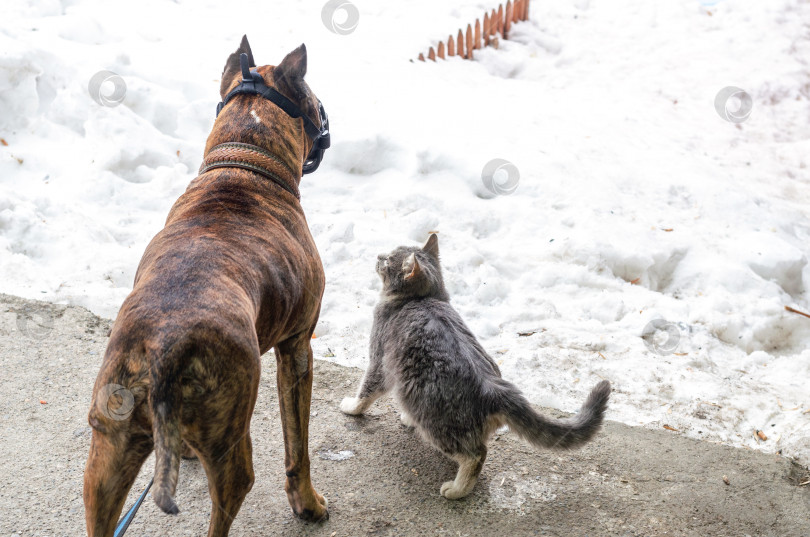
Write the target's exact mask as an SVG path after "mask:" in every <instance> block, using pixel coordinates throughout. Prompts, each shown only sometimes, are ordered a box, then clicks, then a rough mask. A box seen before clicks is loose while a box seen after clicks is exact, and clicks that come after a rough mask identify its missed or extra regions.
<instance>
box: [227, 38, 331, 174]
mask: <svg viewBox="0 0 810 537" xmlns="http://www.w3.org/2000/svg"><path fill="white" fill-rule="evenodd" d="M239 65H240V67H241V68H242V81H241V82H239V85H238V86H236V87H235V88H234V89H233V90H232V91H231V92H230V93H228V94H227V95H226V96H225V99H224V100H223V101H222V102H221V103H219V104H218V105H217V116H219V113H220V112H221V111H222V109H223V108H224V107H225V105H226V104H228V101H230V100H231V99H233V98H234V97H236V96H237V95H259V96H260V97H264V98H265V99H267V100H268V101H270V102H272V103H273V104H275V105H276V106H278V107H279V108H281V109H282V110H283V111H284V113H286V114H287V115H288V116H290V117H292V118H299V117H300V118H301V119H303V120H304V131H305V132H306V133H307V136H309V137H310V138H311V139H312V149H311V150H310V151H309V155H307V158H306V159H304V165H303V167H302V169H301V173H302V174H308V173H312V172H314V171H315V170H317V169H318V166H320V164H321V160H323V153H324V151H326V150H327V149H328V148H329V146H330V144H331V137H330V135H329V116H327V115H326V110H324V108H323V104H322V103H321V101H320V100H319V101H318V115H319V117H320V120H321V126H320V127H318V126H317V125H315V123H314V122H313V121H312V120H311V119H310V118H309V117H308V116H307V115H306V114H304V113H303V112H302V111H301V109H300V108H298V106H297V105H296V104H295V103H294V102H292V101H291V100H289V99H288V98H287V97H285V96H284V95H282V94H281V93H279V92H278V91H276V89H275V88H271V87H270V86H268V85H267V84H265V83H264V79H263V78H262V75H260V74H259V73H257V72H256V70H255V69H254V70H251V69H250V65H249V60H248V55H247V54H245V53H244V52H243V53H242V54H240V55H239Z"/></svg>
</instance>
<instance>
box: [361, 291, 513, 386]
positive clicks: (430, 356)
mask: <svg viewBox="0 0 810 537" xmlns="http://www.w3.org/2000/svg"><path fill="white" fill-rule="evenodd" d="M378 313H379V316H378V317H379V318H378V319H376V320H377V321H378V324H382V323H384V328H383V330H382V333H380V334H379V337H380V338H381V339H382V341H380V343H381V344H382V345H383V347H384V348H386V352H385V354H386V355H389V356H391V357H392V358H393V357H396V358H397V361H398V362H399V363H398V364H396V365H399V366H400V367H401V368H410V369H420V370H421V369H433V370H434V371H433V373H434V374H435V373H441V372H442V371H444V372H446V373H448V374H451V375H454V376H463V377H466V376H468V375H472V376H477V377H483V376H488V375H491V374H494V375H497V376H500V372H499V371H498V367H497V365H495V363H494V361H492V359H491V358H490V357H489V355H487V353H486V352H485V351H484V350H483V348H482V347H481V345H480V344H479V343H478V341H477V340H476V338H475V336H474V335H473V334H472V332H471V331H470V330H469V328H467V325H466V324H465V323H464V321H463V319H462V318H461V316H460V315H459V313H458V312H457V311H456V310H455V309H454V308H453V307H452V306H451V305H450V303H449V302H447V301H445V300H440V299H436V298H431V297H426V298H420V299H414V300H409V301H406V302H403V303H400V304H391V305H389V308H382V309H381V310H378ZM381 328H382V326H381Z"/></svg>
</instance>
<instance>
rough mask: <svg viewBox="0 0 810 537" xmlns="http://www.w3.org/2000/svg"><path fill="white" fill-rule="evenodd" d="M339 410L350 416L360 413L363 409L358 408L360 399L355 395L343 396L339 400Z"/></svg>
mask: <svg viewBox="0 0 810 537" xmlns="http://www.w3.org/2000/svg"><path fill="white" fill-rule="evenodd" d="M340 411H341V412H343V413H344V414H349V415H350V416H357V415H358V414H362V413H363V411H362V410H361V409H360V399H359V398H357V397H345V398H344V399H343V401H341V402H340Z"/></svg>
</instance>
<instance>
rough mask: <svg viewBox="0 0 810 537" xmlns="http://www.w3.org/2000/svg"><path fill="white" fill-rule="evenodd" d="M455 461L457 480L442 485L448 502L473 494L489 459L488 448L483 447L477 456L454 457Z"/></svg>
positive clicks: (442, 493) (443, 493) (443, 494)
mask: <svg viewBox="0 0 810 537" xmlns="http://www.w3.org/2000/svg"><path fill="white" fill-rule="evenodd" d="M452 458H453V460H455V461H457V462H458V473H457V474H456V479H455V480H453V481H447V482H445V483H444V484H443V485H442V488H441V490H440V492H441V495H442V496H444V497H445V498H447V499H448V500H458V499H461V498H463V497H465V496H467V495H468V494H469V493H470V492H472V489H473V487H475V483H476V482H477V481H478V474H480V473H481V468H483V467H484V461H485V460H486V458H487V448H486V447H482V448H481V449H480V451H479V453H478V454H476V455H461V454H457V455H453V456H452Z"/></svg>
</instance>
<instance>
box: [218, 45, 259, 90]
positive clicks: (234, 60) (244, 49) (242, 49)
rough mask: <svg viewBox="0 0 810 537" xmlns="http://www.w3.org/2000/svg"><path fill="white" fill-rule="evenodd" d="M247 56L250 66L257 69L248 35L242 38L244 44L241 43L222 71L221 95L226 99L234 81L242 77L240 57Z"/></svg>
mask: <svg viewBox="0 0 810 537" xmlns="http://www.w3.org/2000/svg"><path fill="white" fill-rule="evenodd" d="M243 53H244V54H247V56H248V64H249V66H250V67H256V62H255V61H253V52H252V51H251V50H250V43H248V39H247V36H246V35H243V36H242V42H241V43H239V48H238V49H236V52H234V53H233V54H231V55H230V56H228V61H226V62H225V69H223V70H222V82H220V84H219V94H220V95H221V96H222V98H223V99H225V96H226V95H227V94H228V88H230V87H231V84H233V81H234V79H235V78H236V77H237V76H239V77H241V76H242V70H241V68H240V66H239V56H240V55H241V54H243Z"/></svg>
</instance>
